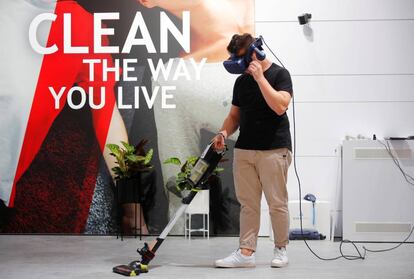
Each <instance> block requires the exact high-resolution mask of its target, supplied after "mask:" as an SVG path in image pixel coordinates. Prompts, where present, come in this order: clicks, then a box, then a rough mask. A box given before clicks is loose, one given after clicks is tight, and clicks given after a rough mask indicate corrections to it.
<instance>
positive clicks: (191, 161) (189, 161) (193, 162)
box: [187, 156, 198, 166]
mask: <svg viewBox="0 0 414 279" xmlns="http://www.w3.org/2000/svg"><path fill="white" fill-rule="evenodd" d="M197 160H198V157H197V156H190V157H188V158H187V162H188V163H189V164H190V165H192V166H194V165H195V163H196V162H197Z"/></svg>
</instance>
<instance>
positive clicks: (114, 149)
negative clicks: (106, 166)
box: [106, 143, 121, 157]
mask: <svg viewBox="0 0 414 279" xmlns="http://www.w3.org/2000/svg"><path fill="white" fill-rule="evenodd" d="M106 147H107V148H108V149H109V150H110V151H111V153H112V154H113V156H115V157H119V156H120V155H121V152H120V150H119V146H118V145H117V144H114V143H108V144H107V145H106Z"/></svg>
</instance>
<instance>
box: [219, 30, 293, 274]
mask: <svg viewBox="0 0 414 279" xmlns="http://www.w3.org/2000/svg"><path fill="white" fill-rule="evenodd" d="M253 41H254V38H253V37H252V36H251V35H250V34H243V35H237V34H236V35H234V36H233V37H232V39H231V41H230V43H229V45H228V47H227V50H228V51H229V52H230V53H234V54H236V55H237V56H243V55H245V53H246V51H247V48H248V47H249V45H250V44H251V43H252V42H253ZM292 94H293V90H292V81H291V78H290V74H289V72H288V71H287V70H286V69H285V68H282V67H280V66H278V65H276V64H275V63H272V62H271V61H270V60H268V59H264V60H263V61H259V60H258V59H257V58H256V54H255V53H254V52H253V56H252V62H251V63H250V64H249V66H248V68H247V70H246V71H245V73H244V74H242V75H241V76H239V77H238V78H237V79H236V82H235V84H234V89H233V99H232V107H231V110H230V112H229V114H228V116H227V118H226V119H225V120H224V123H223V126H222V128H221V130H220V132H219V133H218V134H217V135H216V136H215V137H214V139H213V141H214V146H215V148H216V149H222V148H224V141H225V139H227V138H228V137H229V136H230V135H231V134H233V133H234V132H235V131H236V130H237V129H238V128H240V134H239V137H238V139H237V142H236V145H235V149H234V161H233V173H234V182H235V191H236V196H237V199H238V201H239V203H240V204H241V207H240V240H239V249H238V250H236V251H235V252H233V253H232V254H231V255H230V256H228V257H226V258H224V259H220V260H217V261H216V266H217V267H253V266H255V256H254V253H255V251H256V245H257V235H258V232H259V227H260V201H261V196H262V191H263V192H264V194H265V197H266V201H267V203H268V205H269V212H270V216H271V221H272V228H273V232H274V236H275V248H274V258H273V260H272V261H271V266H272V267H284V266H286V265H287V264H288V257H287V252H286V245H287V244H288V242H289V236H288V235H289V212H288V193H287V189H286V182H287V172H288V168H289V166H290V163H291V158H292V157H291V150H292V147H291V137H290V130H289V119H288V117H287V114H286V110H287V108H288V106H289V103H290V100H291V96H292Z"/></svg>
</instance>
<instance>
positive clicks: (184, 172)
mask: <svg viewBox="0 0 414 279" xmlns="http://www.w3.org/2000/svg"><path fill="white" fill-rule="evenodd" d="M198 158H199V157H197V156H189V157H187V160H186V161H185V162H184V163H181V160H180V159H179V158H177V157H171V158H168V159H167V160H165V161H164V164H172V165H176V166H179V167H180V170H179V172H178V173H177V174H176V175H175V183H174V185H172V187H171V186H170V187H169V189H168V190H169V191H171V192H173V193H174V194H176V195H178V196H182V195H181V193H182V192H183V191H185V190H191V185H190V184H189V183H188V182H187V178H188V177H189V176H190V173H191V170H192V169H193V167H194V166H195V164H196V163H197V160H198ZM223 170H224V169H223V168H221V167H216V168H215V169H214V171H213V172H212V175H211V176H218V174H219V173H220V172H222V171H223Z"/></svg>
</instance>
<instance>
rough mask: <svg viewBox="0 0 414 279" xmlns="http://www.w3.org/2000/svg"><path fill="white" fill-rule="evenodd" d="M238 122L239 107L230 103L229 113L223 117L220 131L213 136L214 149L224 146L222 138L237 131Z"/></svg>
mask: <svg viewBox="0 0 414 279" xmlns="http://www.w3.org/2000/svg"><path fill="white" fill-rule="evenodd" d="M239 124H240V108H239V107H238V106H235V105H232V106H231V109H230V112H229V114H228V115H227V117H226V119H224V122H223V126H222V127H221V129H220V132H219V133H218V134H217V135H216V136H215V137H214V138H213V142H214V147H215V148H216V149H219V150H221V149H223V148H224V140H225V139H227V138H228V137H229V136H231V135H232V134H233V133H234V132H236V131H237V129H238V128H239Z"/></svg>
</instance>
